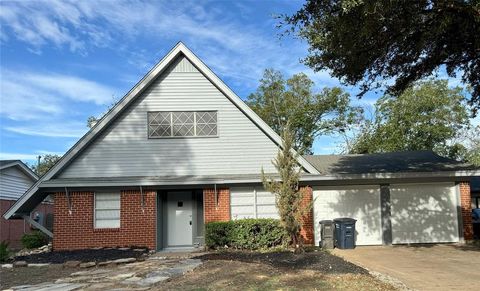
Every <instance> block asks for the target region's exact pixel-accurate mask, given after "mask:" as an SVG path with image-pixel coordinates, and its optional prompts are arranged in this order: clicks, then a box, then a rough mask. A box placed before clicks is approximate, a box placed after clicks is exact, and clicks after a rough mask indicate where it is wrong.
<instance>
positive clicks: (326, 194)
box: [313, 186, 382, 245]
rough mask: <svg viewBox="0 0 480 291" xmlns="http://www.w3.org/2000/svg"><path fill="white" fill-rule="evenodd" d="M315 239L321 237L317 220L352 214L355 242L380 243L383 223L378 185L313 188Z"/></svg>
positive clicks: (361, 243) (358, 243) (362, 243)
mask: <svg viewBox="0 0 480 291" xmlns="http://www.w3.org/2000/svg"><path fill="white" fill-rule="evenodd" d="M313 198H314V199H315V200H314V207H313V216H314V221H313V223H314V225H315V242H316V243H317V244H318V242H319V241H320V225H319V223H318V222H319V221H321V220H325V219H329V220H331V219H334V218H339V217H351V218H354V219H356V220H357V223H356V244H357V245H381V244H382V224H381V213H380V187H379V186H348V187H347V186H342V188H341V189H340V188H339V187H328V188H326V187H319V188H314V191H313Z"/></svg>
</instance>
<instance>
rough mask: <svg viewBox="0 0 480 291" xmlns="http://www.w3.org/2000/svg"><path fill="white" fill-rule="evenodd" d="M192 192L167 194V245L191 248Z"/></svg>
mask: <svg viewBox="0 0 480 291" xmlns="http://www.w3.org/2000/svg"><path fill="white" fill-rule="evenodd" d="M192 205H193V203H192V192H191V191H182V192H180V191H176V192H168V193H167V245H168V246H169V247H175V246H191V245H193V241H192Z"/></svg>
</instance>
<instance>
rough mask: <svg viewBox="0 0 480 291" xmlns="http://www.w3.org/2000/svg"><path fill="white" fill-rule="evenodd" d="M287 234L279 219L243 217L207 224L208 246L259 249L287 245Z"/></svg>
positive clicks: (206, 243) (206, 236)
mask: <svg viewBox="0 0 480 291" xmlns="http://www.w3.org/2000/svg"><path fill="white" fill-rule="evenodd" d="M286 241H287V234H286V232H285V230H284V229H283V228H282V227H281V225H280V222H279V221H278V220H277V219H241V220H233V221H225V222H210V223H207V224H206V225H205V245H206V246H207V247H208V248H222V247H225V246H227V247H230V248H235V249H248V250H258V249H267V248H273V247H278V246H283V245H285V242H286Z"/></svg>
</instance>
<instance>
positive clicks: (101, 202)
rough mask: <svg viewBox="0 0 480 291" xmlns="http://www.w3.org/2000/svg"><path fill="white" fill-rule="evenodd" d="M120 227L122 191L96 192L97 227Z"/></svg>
mask: <svg viewBox="0 0 480 291" xmlns="http://www.w3.org/2000/svg"><path fill="white" fill-rule="evenodd" d="M119 227H120V193H115V192H100V193H95V228H119Z"/></svg>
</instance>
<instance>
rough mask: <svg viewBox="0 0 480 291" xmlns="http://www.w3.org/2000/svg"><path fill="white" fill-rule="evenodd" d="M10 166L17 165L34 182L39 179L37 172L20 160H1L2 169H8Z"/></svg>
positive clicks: (0, 168) (0, 167) (0, 166)
mask: <svg viewBox="0 0 480 291" xmlns="http://www.w3.org/2000/svg"><path fill="white" fill-rule="evenodd" d="M10 167H17V168H19V169H20V171H22V172H23V173H24V174H25V175H27V176H28V177H29V178H30V179H31V180H32V181H33V182H35V181H37V180H38V176H37V174H35V173H34V172H33V171H32V170H31V169H30V168H29V167H28V166H27V165H25V164H24V163H23V162H22V161H20V160H1V161H0V170H3V169H7V168H10Z"/></svg>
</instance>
